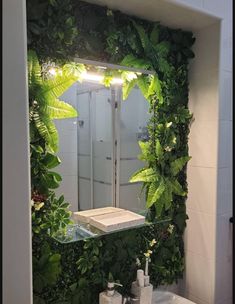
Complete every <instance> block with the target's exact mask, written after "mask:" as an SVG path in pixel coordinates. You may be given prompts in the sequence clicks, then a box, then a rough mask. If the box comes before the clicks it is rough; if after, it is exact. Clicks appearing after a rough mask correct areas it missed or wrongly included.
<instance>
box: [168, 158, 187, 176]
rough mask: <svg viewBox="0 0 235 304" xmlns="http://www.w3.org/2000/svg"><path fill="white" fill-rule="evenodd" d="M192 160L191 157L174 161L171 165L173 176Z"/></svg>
mask: <svg viewBox="0 0 235 304" xmlns="http://www.w3.org/2000/svg"><path fill="white" fill-rule="evenodd" d="M190 159H191V157H190V156H183V157H180V158H177V159H175V160H174V161H172V162H171V164H170V166H171V173H172V175H173V176H176V175H177V174H178V173H179V172H180V170H182V169H183V167H184V166H185V165H186V163H187V162H188V161H189V160H190Z"/></svg>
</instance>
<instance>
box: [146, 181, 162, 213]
mask: <svg viewBox="0 0 235 304" xmlns="http://www.w3.org/2000/svg"><path fill="white" fill-rule="evenodd" d="M153 188H154V186H153ZM155 188H156V190H155V192H154V194H152V193H150V195H151V199H150V198H149V197H148V200H147V204H146V207H147V208H150V207H151V206H152V205H153V204H154V203H157V202H158V200H159V199H160V197H161V195H162V194H163V192H164V191H165V188H166V186H165V182H164V179H163V178H161V179H160V182H159V184H156V185H155ZM152 191H153V189H151V192H152Z"/></svg>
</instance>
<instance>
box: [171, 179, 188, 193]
mask: <svg viewBox="0 0 235 304" xmlns="http://www.w3.org/2000/svg"><path fill="white" fill-rule="evenodd" d="M171 186H172V191H173V192H174V193H175V194H177V195H180V196H185V195H186V192H185V191H184V190H183V188H182V187H181V185H180V183H179V182H178V181H177V180H174V181H171Z"/></svg>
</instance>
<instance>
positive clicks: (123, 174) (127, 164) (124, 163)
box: [120, 159, 144, 184]
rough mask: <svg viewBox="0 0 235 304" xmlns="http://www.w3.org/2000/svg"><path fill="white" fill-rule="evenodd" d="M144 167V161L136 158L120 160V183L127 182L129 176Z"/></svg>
mask: <svg viewBox="0 0 235 304" xmlns="http://www.w3.org/2000/svg"><path fill="white" fill-rule="evenodd" d="M143 167H144V162H142V161H140V160H138V159H130V160H121V163H120V183H121V184H123V183H128V182H129V180H130V178H131V176H132V175H133V174H134V173H135V172H136V171H137V170H139V169H141V168H143Z"/></svg>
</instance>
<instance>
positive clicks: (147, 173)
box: [130, 168, 156, 183]
mask: <svg viewBox="0 0 235 304" xmlns="http://www.w3.org/2000/svg"><path fill="white" fill-rule="evenodd" d="M155 179H156V172H155V171H154V170H153V169H152V168H147V169H146V168H142V169H140V170H138V171H137V172H135V173H134V174H133V175H132V177H131V179H130V183H135V182H152V181H154V180H155Z"/></svg>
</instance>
